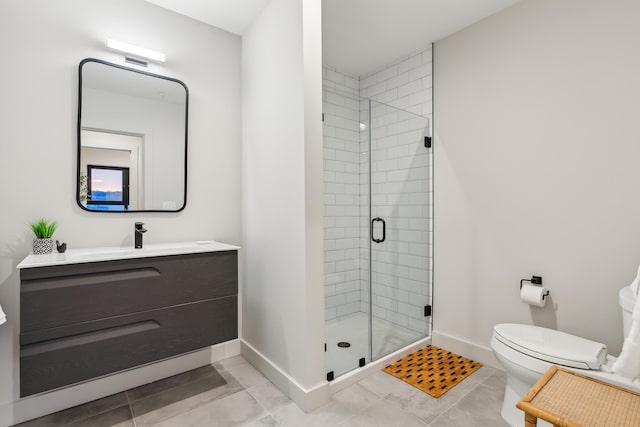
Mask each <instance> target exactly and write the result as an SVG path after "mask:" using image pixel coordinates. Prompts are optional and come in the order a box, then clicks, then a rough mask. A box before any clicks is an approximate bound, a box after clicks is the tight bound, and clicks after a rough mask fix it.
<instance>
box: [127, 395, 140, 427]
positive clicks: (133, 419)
mask: <svg viewBox="0 0 640 427" xmlns="http://www.w3.org/2000/svg"><path fill="white" fill-rule="evenodd" d="M124 395H125V396H126V398H127V404H128V406H129V412H131V421H133V427H137V425H138V423H136V416H135V414H134V413H133V405H131V399H129V390H126V391H125V392H124Z"/></svg>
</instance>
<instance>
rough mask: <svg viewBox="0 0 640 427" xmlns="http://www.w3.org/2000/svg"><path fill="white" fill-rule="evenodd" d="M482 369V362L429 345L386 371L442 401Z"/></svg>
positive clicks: (390, 366) (388, 367)
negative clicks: (461, 383) (454, 388)
mask: <svg viewBox="0 0 640 427" xmlns="http://www.w3.org/2000/svg"><path fill="white" fill-rule="evenodd" d="M481 367H482V364H481V363H479V362H475V361H473V360H470V359H467V358H466V357H462V356H459V355H457V354H455V353H452V352H450V351H447V350H443V349H441V348H438V347H436V346H433V345H428V346H426V347H425V348H421V349H420V350H418V351H415V352H413V353H411V354H410V355H408V356H405V357H403V358H402V359H400V360H398V361H397V362H395V363H392V364H391V365H389V366H387V367H386V368H384V369H383V371H385V372H386V373H388V374H390V375H393V376H394V377H396V378H399V379H401V380H402V381H404V382H406V383H409V384H411V385H412V386H414V387H416V388H418V389H420V390H422V391H424V392H425V393H427V394H428V395H430V396H432V397H435V398H438V397H440V396H442V395H443V394H445V393H446V392H448V391H449V390H451V389H452V388H453V387H455V386H456V384H458V383H459V382H460V381H462V380H463V379H465V378H467V377H468V376H469V375H471V374H472V373H474V372H475V371H477V370H478V369H480V368H481Z"/></svg>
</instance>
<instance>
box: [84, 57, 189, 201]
mask: <svg viewBox="0 0 640 427" xmlns="http://www.w3.org/2000/svg"><path fill="white" fill-rule="evenodd" d="M88 62H97V63H99V64H103V65H107V66H110V67H114V68H119V69H121V70H125V71H131V72H134V73H138V74H143V75H146V76H150V77H156V78H159V79H164V80H169V81H172V82H175V83H178V84H180V85H181V86H182V87H184V91H185V108H184V201H183V203H182V207H180V208H179V209H176V210H168V209H140V210H124V211H100V210H91V209H87V207H86V206H84V205H83V204H82V202H81V201H80V176H81V175H80V173H81V171H80V168H81V163H80V151H81V148H82V142H81V140H80V132H81V130H82V128H81V121H82V67H83V66H84V64H86V63H88ZM188 135H189V89H188V88H187V85H186V84H184V82H182V81H180V80H178V79H174V78H171V77H167V76H162V75H159V74H154V73H149V72H147V71H142V70H136V69H133V68H129V67H124V66H122V65H118V64H114V63H111V62H107V61H103V60H101V59H95V58H85V59H83V60H82V61H80V65H79V66H78V126H77V142H78V145H77V153H76V157H77V159H76V164H77V167H76V202H77V203H78V206H80V208H82V209H83V210H85V211H87V212H93V213H139V212H180V211H182V210H184V209H185V208H186V207H187V145H188V140H189V138H188Z"/></svg>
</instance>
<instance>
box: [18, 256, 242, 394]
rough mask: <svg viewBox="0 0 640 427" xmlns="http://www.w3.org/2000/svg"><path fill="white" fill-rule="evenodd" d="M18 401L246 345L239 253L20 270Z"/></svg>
mask: <svg viewBox="0 0 640 427" xmlns="http://www.w3.org/2000/svg"><path fill="white" fill-rule="evenodd" d="M20 279H21V289H20V325H21V327H20V396H21V397H24V396H29V395H32V394H35V393H40V392H43V391H47V390H51V389H54V388H58V387H62V386H65V385H69V384H73V383H76V382H80V381H84V380H88V379H91V378H96V377H99V376H102V375H106V374H110V373H114V372H117V371H121V370H124V369H128V368H132V367H135V366H139V365H142V364H145V363H150V362H153V361H158V360H161V359H165V358H168V357H172V356H176V355H179V354H182V353H186V352H190V351H193V350H197V349H201V348H204V347H207V346H210V345H213V344H218V343H221V342H224V341H229V340H232V339H234V338H237V337H238V309H237V307H238V257H237V251H223V252H208V253H196V254H187V255H171V256H161V257H150V258H137V259H124V260H116V261H102V262H91V263H83V264H72V265H57V266H49V267H37V268H27V269H22V270H20Z"/></svg>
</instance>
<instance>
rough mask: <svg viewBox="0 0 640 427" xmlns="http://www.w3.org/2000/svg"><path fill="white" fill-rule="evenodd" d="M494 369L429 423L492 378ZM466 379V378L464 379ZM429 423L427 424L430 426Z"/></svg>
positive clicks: (432, 421)
mask: <svg viewBox="0 0 640 427" xmlns="http://www.w3.org/2000/svg"><path fill="white" fill-rule="evenodd" d="M495 372H496V371H495V368H494V372H492V373H491V375H489V376H487V378H485V379H483V380H482V381H480V382H478V383H477V384H476V385H475V386H474V387H472V388H471V389H469V391H468V392H466V393H465V394H463V395H462V396H460V398H459V399H458V400H456V401H455V402H453V403H452V404H451V405H449V406H448V407H447V408H446V409H445V410H444V411H442V412H441V413H440V414H438V416H437V417H435V418H434V419H433V420H431V423H434V422H436V421H437V420H438V419H439V418H440V417H442V416H443V415H444V414H446V413H447V412H449V411H450V410H451V409H453V407H454V406H456V405H457V404H458V403H460V402H461V401H462V400H463V399H465V398H466V397H467V396H469V394H471V392H472V391H474V390H475V389H476V388H478V387H479V386H480V385H481V384H482V383H484V382H485V381H486V380H487V379H488V378H489V377H491V376H493V374H495ZM465 379H466V378H465ZM431 423H429V424H431Z"/></svg>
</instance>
